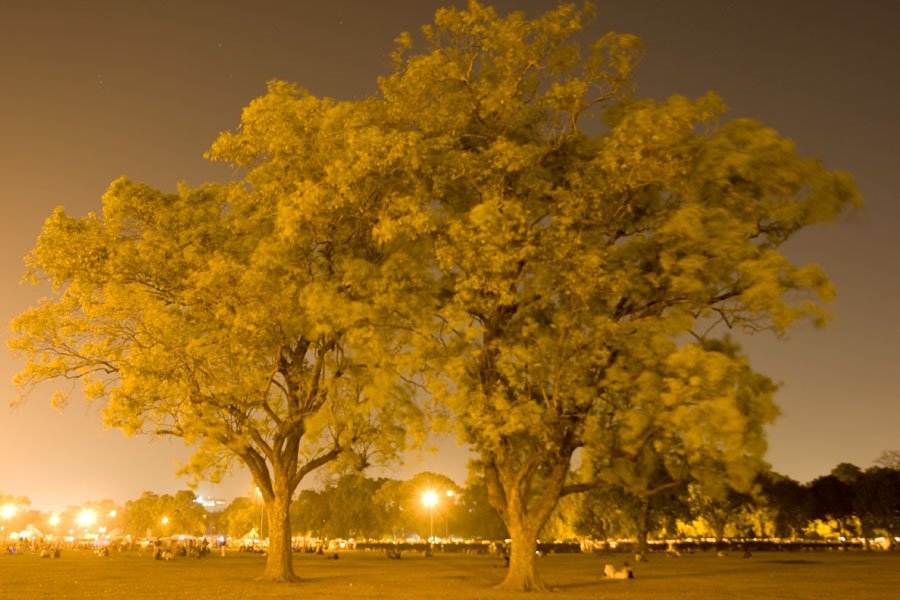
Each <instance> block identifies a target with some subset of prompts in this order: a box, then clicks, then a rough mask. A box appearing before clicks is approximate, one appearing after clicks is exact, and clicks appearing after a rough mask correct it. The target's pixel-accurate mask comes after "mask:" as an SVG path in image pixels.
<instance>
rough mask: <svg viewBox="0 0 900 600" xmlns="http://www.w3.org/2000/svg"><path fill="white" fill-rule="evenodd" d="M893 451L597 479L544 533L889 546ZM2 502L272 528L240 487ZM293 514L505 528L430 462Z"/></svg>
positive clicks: (414, 530) (113, 531)
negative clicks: (812, 467) (729, 485)
mask: <svg viewBox="0 0 900 600" xmlns="http://www.w3.org/2000/svg"><path fill="white" fill-rule="evenodd" d="M893 454H895V453H890V452H886V453H885V454H884V455H882V458H881V459H879V461H878V464H877V465H876V466H873V467H870V468H868V469H865V470H863V469H861V468H859V467H857V466H856V465H852V464H849V463H841V464H839V465H837V466H836V467H835V468H834V469H832V471H831V472H830V473H829V474H827V475H823V476H820V477H817V478H815V479H813V480H812V481H810V482H808V483H805V484H804V483H800V482H798V481H795V480H794V479H791V478H790V477H787V476H785V475H780V474H778V473H775V472H772V471H769V472H766V473H763V474H761V475H760V476H759V477H758V479H757V481H756V484H755V485H754V486H753V488H752V490H751V491H750V492H748V493H739V492H735V491H734V490H728V491H725V492H724V493H716V492H714V491H711V490H708V489H705V488H704V487H703V486H702V485H701V484H699V483H690V484H685V485H683V486H678V487H671V488H667V489H666V490H664V491H661V492H659V493H655V494H647V495H640V494H637V493H634V492H629V491H626V490H625V489H624V488H622V487H619V486H609V487H606V488H602V489H596V490H592V491H590V492H588V493H586V494H584V495H582V496H579V497H574V498H571V499H569V501H568V502H565V503H563V504H561V505H560V507H559V508H558V509H557V511H556V512H555V513H554V515H553V517H552V518H551V519H550V521H549V522H548V524H547V525H546V526H545V528H544V529H543V530H542V532H541V539H543V540H551V539H570V540H571V539H581V538H593V539H597V540H612V539H620V540H621V539H630V540H634V541H635V542H636V543H637V545H638V546H644V547H646V545H647V544H648V542H649V541H651V540H653V539H670V540H671V539H686V538H694V539H696V538H704V539H715V540H716V541H721V540H724V539H729V538H740V539H754V538H761V539H786V540H801V539H807V540H809V539H812V540H839V539H841V538H843V539H845V540H849V539H853V538H859V539H861V540H862V541H863V543H864V544H865V545H866V547H867V548H868V547H869V545H870V542H871V540H873V539H877V538H879V537H882V538H884V539H885V540H886V543H887V544H888V545H889V546H891V547H895V546H896V542H895V537H897V536H900V465H898V464H897V462H896V460H894V461H893V462H892V461H891V460H890V459H891V456H892V455H893ZM894 458H896V457H894ZM426 491H431V492H434V493H435V494H436V498H437V500H436V502H435V504H434V506H432V507H427V506H426V505H425V504H424V503H423V502H422V497H423V494H424V493H425V492H426ZM0 504H2V505H7V504H10V505H14V506H16V507H17V510H16V512H15V513H14V514H12V515H11V516H10V517H9V518H8V519H6V520H5V521H4V522H3V523H2V525H3V527H4V530H5V532H6V533H7V534H9V533H10V532H17V531H21V530H26V529H27V528H29V526H30V527H31V528H32V529H36V530H38V531H39V532H41V533H43V534H45V535H46V534H52V535H69V534H72V535H81V534H82V533H83V532H82V531H81V529H85V528H84V527H82V526H79V525H78V517H79V515H80V514H81V513H83V512H84V511H86V510H89V511H92V512H93V513H94V515H95V518H96V520H95V522H94V523H92V524H91V526H90V529H91V531H94V532H96V531H98V530H99V529H100V528H103V531H104V532H106V533H108V534H109V535H113V536H124V535H131V536H134V537H138V538H143V537H165V536H169V535H195V536H201V535H210V536H220V535H221V536H227V537H230V538H244V537H263V538H264V537H266V536H267V531H266V525H267V524H266V520H265V513H264V512H263V510H262V505H261V502H260V499H259V498H254V497H253V496H252V495H251V496H245V497H238V498H235V499H234V500H233V501H232V502H231V503H230V504H229V505H228V506H227V507H225V509H224V510H221V511H208V510H207V509H206V508H205V507H204V506H203V505H202V504H200V503H198V502H197V496H195V494H194V493H193V492H191V491H188V490H181V491H179V492H177V493H176V494H175V495H174V496H173V495H169V494H163V495H158V494H155V493H153V492H144V493H143V494H142V495H141V496H140V497H139V498H137V499H134V500H129V501H127V502H126V503H125V505H124V506H122V507H117V506H116V505H115V504H114V503H113V502H112V501H110V500H102V501H94V502H87V503H84V504H81V505H77V506H70V507H68V508H67V509H66V510H65V511H62V512H60V513H59V514H57V515H55V516H56V517H57V519H56V520H51V516H52V515H48V514H44V513H42V512H40V511H36V510H31V509H29V505H30V501H29V499H28V498H27V497H24V496H22V497H15V496H9V495H4V494H2V493H0ZM164 520H165V521H164ZM291 522H292V524H293V532H292V533H293V536H294V537H309V538H317V539H335V538H339V539H351V538H355V539H369V540H391V541H396V540H408V539H415V538H421V539H427V538H429V537H431V536H432V535H433V536H434V537H435V538H442V539H446V538H450V539H455V540H460V539H466V540H473V539H475V540H503V539H507V538H508V532H507V530H506V528H505V526H504V525H503V521H502V520H501V519H500V517H499V516H498V515H497V512H496V511H495V510H494V509H493V508H492V507H491V505H490V503H489V502H488V498H487V487H486V486H485V483H484V481H482V480H480V479H478V478H470V480H469V481H468V482H467V484H466V485H465V486H459V485H457V484H456V483H455V482H453V481H452V480H451V479H449V478H447V477H445V476H444V475H440V474H437V473H429V472H425V473H420V474H418V475H416V476H414V477H412V478H411V479H408V480H396V479H388V478H370V477H365V476H363V475H362V474H359V473H353V474H348V475H344V476H342V477H339V478H337V479H335V480H334V481H332V482H331V483H328V484H326V485H324V486H322V487H321V489H318V490H312V489H306V490H302V491H300V492H299V494H298V495H297V497H296V498H295V499H294V501H293V502H292V503H291ZM51 523H55V524H51Z"/></svg>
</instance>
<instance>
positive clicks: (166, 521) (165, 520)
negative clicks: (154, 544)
mask: <svg viewBox="0 0 900 600" xmlns="http://www.w3.org/2000/svg"><path fill="white" fill-rule="evenodd" d="M161 523H162V525H163V532H164V533H165V534H166V537H169V517H163V518H162V521H161Z"/></svg>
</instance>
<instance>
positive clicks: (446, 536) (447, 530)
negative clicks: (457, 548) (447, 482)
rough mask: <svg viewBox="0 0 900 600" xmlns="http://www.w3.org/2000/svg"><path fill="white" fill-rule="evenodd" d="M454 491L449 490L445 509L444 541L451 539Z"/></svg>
mask: <svg viewBox="0 0 900 600" xmlns="http://www.w3.org/2000/svg"><path fill="white" fill-rule="evenodd" d="M454 495H455V494H454V492H453V490H447V508H445V509H444V539H445V540H446V539H450V504H451V503H452V502H453V496H454Z"/></svg>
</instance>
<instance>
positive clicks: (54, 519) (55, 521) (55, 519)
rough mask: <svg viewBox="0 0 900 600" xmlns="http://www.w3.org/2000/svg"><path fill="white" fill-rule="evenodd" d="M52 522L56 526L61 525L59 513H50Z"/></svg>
mask: <svg viewBox="0 0 900 600" xmlns="http://www.w3.org/2000/svg"><path fill="white" fill-rule="evenodd" d="M50 524H51V525H53V526H54V527H56V526H57V525H59V515H58V514H56V513H53V514H52V515H50Z"/></svg>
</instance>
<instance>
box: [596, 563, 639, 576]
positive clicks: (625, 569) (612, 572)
mask: <svg viewBox="0 0 900 600" xmlns="http://www.w3.org/2000/svg"><path fill="white" fill-rule="evenodd" d="M603 576H604V577H606V578H607V579H634V572H633V571H632V570H631V565H629V564H628V563H627V562H626V563H624V564H623V565H622V568H621V569H619V570H618V571H617V570H616V568H615V567H614V566H612V564H610V563H606V566H605V567H603Z"/></svg>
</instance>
